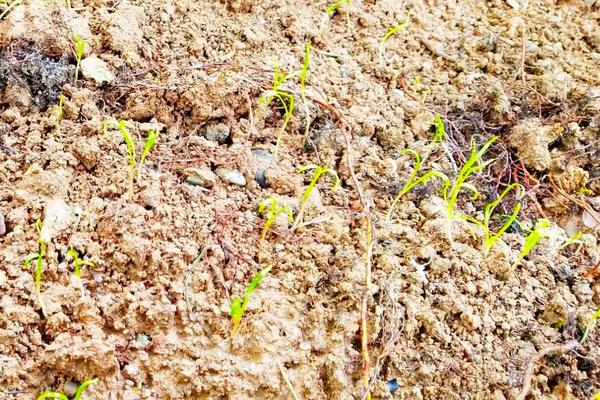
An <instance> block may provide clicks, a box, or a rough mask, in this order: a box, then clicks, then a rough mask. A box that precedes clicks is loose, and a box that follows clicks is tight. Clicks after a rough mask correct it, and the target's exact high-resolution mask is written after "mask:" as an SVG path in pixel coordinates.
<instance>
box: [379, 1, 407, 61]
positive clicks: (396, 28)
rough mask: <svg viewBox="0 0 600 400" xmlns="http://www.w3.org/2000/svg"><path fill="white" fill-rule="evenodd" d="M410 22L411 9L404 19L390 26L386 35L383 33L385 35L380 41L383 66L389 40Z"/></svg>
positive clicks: (380, 56) (380, 59)
mask: <svg viewBox="0 0 600 400" xmlns="http://www.w3.org/2000/svg"><path fill="white" fill-rule="evenodd" d="M409 23H410V11H409V12H408V13H407V14H406V16H405V17H404V19H403V20H402V21H400V22H398V23H397V24H395V25H394V26H392V27H391V28H389V29H388V30H387V32H386V33H385V35H383V37H382V38H381V40H380V41H379V62H380V64H381V65H382V66H383V63H384V55H385V54H384V53H385V45H386V43H387V41H388V40H389V39H390V38H391V37H392V36H393V35H395V34H396V33H398V32H400V31H402V30H404V29H406V28H407V27H408V24H409Z"/></svg>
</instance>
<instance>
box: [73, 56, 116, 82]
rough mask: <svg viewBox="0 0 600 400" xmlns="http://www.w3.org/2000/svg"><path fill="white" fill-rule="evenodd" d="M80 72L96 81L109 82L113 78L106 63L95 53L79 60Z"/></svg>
mask: <svg viewBox="0 0 600 400" xmlns="http://www.w3.org/2000/svg"><path fill="white" fill-rule="evenodd" d="M81 74H82V75H83V76H85V77H86V78H90V79H93V80H95V81H96V82H97V83H110V82H112V81H114V80H115V76H114V74H113V73H112V72H111V71H110V69H109V68H108V65H106V63H105V62H104V61H102V60H101V59H99V58H98V57H96V56H95V55H92V56H90V57H87V58H84V59H83V60H81Z"/></svg>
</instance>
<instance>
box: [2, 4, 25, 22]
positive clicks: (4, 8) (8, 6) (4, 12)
mask: <svg viewBox="0 0 600 400" xmlns="http://www.w3.org/2000/svg"><path fill="white" fill-rule="evenodd" d="M21 2H22V0H13V1H11V2H10V3H9V2H8V0H0V6H2V8H1V9H2V11H0V20H1V19H3V18H4V17H5V16H6V15H8V13H9V12H11V11H12V9H13V8H15V7H16V6H18V5H19V4H21Z"/></svg>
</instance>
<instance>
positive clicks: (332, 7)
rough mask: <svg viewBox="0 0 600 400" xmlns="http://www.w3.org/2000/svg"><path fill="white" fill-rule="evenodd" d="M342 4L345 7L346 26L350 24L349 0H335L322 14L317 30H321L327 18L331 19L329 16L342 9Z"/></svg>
mask: <svg viewBox="0 0 600 400" xmlns="http://www.w3.org/2000/svg"><path fill="white" fill-rule="evenodd" d="M342 4H345V5H346V21H347V22H348V24H350V10H349V8H350V0H337V1H335V2H333V3H331V5H330V6H329V7H327V9H326V10H325V12H324V13H323V18H321V25H320V28H319V29H320V30H322V29H323V26H324V25H325V23H326V22H327V21H328V20H329V18H331V16H332V15H333V14H334V13H335V12H336V10H337V9H339V8H340V7H342Z"/></svg>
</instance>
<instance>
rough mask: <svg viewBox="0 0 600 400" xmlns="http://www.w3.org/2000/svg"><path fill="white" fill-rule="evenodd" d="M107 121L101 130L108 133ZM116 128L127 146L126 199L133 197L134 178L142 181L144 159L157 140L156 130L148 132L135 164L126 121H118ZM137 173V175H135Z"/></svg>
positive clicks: (135, 157)
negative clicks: (127, 182) (127, 184)
mask: <svg viewBox="0 0 600 400" xmlns="http://www.w3.org/2000/svg"><path fill="white" fill-rule="evenodd" d="M108 124H109V122H108V121H105V122H104V126H103V130H104V129H106V131H108ZM117 127H118V128H119V131H120V132H121V135H122V136H123V140H124V141H125V144H126V145H127V158H128V161H129V190H128V192H127V197H128V198H131V196H132V195H133V183H134V180H135V177H136V175H137V179H138V182H141V180H142V166H143V164H144V162H145V161H146V157H147V156H148V154H149V153H150V151H151V150H152V149H153V148H154V145H155V144H156V141H157V140H158V129H151V130H149V131H148V137H147V138H146V143H145V144H144V150H143V151H142V156H141V157H140V161H139V163H137V165H136V162H137V156H136V151H135V143H134V141H133V137H132V135H131V133H130V132H129V128H128V127H127V121H125V120H119V121H118V123H117ZM136 171H137V174H136Z"/></svg>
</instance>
